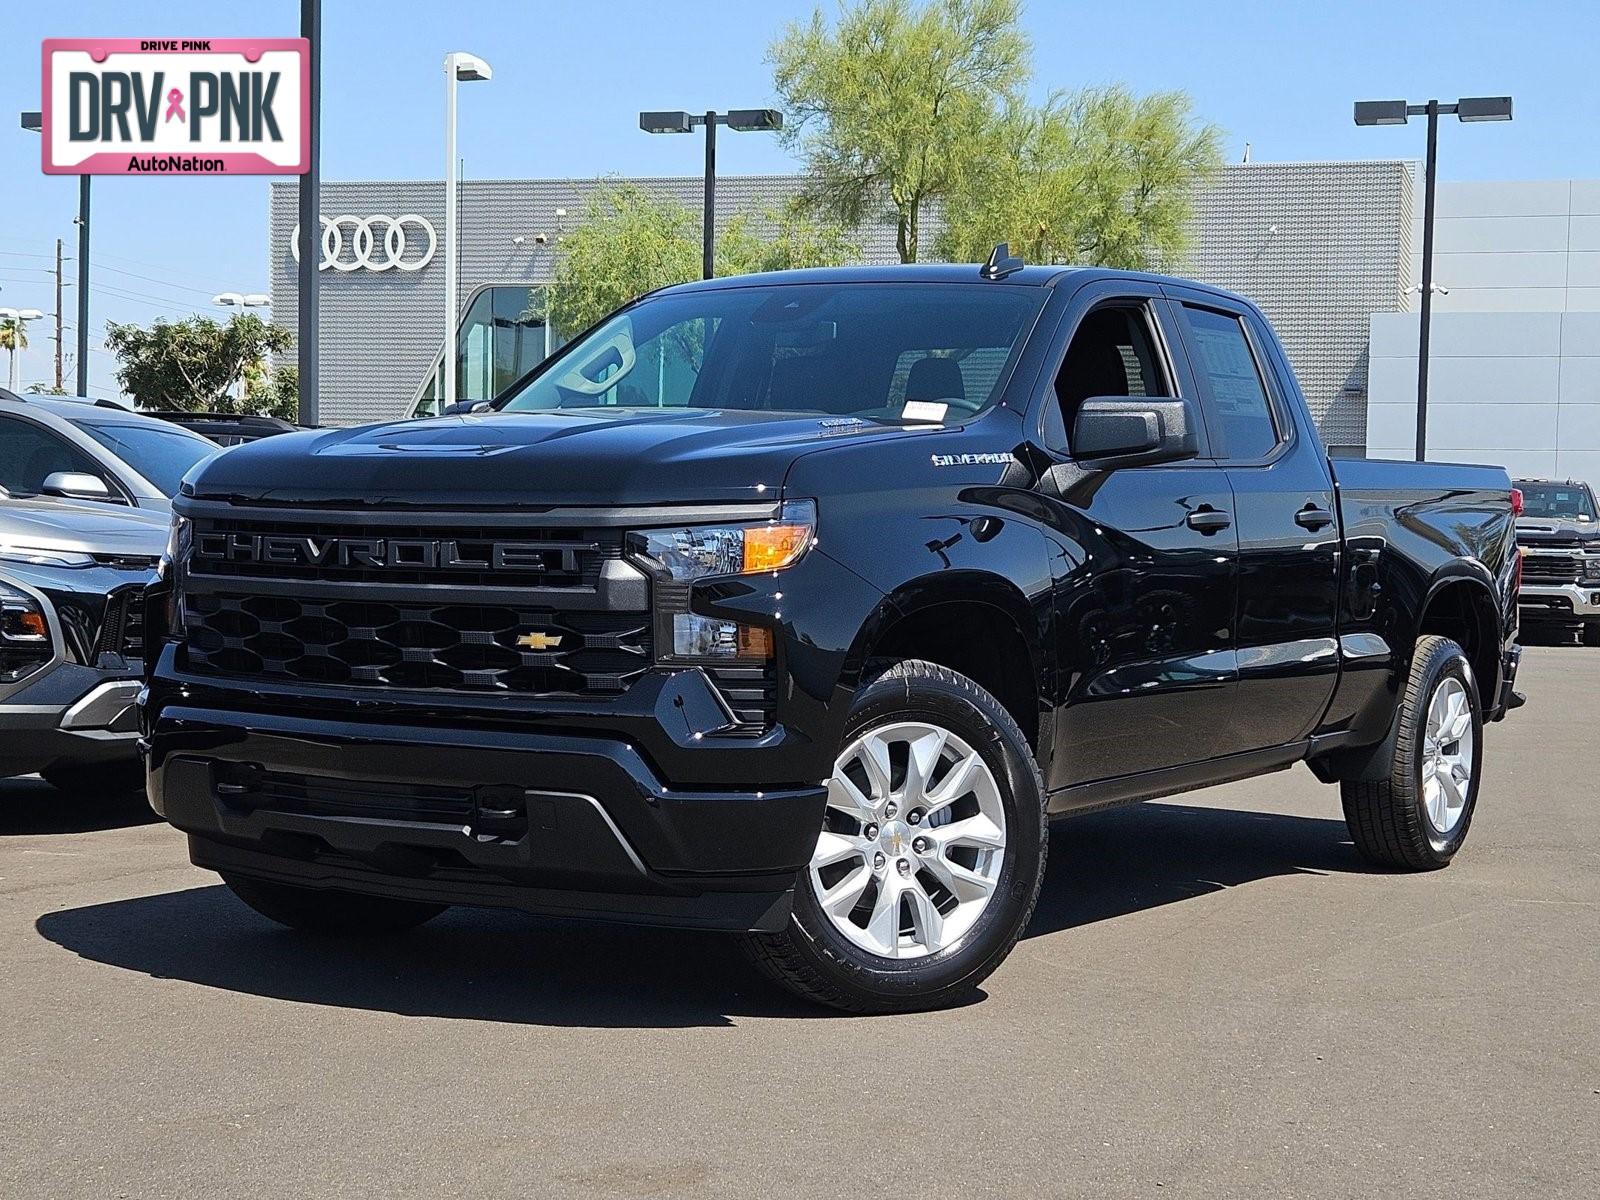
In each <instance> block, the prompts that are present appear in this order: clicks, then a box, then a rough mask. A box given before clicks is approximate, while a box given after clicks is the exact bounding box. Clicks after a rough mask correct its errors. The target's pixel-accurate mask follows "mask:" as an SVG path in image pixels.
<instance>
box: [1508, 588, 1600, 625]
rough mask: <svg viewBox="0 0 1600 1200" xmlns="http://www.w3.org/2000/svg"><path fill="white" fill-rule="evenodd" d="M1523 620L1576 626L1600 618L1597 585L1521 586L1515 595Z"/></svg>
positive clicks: (1599, 598)
mask: <svg viewBox="0 0 1600 1200" xmlns="http://www.w3.org/2000/svg"><path fill="white" fill-rule="evenodd" d="M1517 606H1518V609H1519V610H1520V616H1521V618H1522V620H1524V621H1560V622H1567V623H1576V622H1579V621H1589V620H1597V619H1600V586H1590V587H1585V586H1583V585H1582V584H1577V583H1559V584H1557V583H1524V584H1523V585H1522V587H1521V588H1520V589H1519V591H1518V593H1517Z"/></svg>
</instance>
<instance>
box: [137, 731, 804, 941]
mask: <svg viewBox="0 0 1600 1200" xmlns="http://www.w3.org/2000/svg"><path fill="white" fill-rule="evenodd" d="M148 741H149V747H150V771H149V789H148V790H149V796H150V802H151V804H152V806H153V807H154V808H155V810H156V811H157V812H158V813H159V814H161V815H162V816H163V817H165V818H166V819H167V820H168V821H169V822H171V823H172V824H173V825H175V826H176V827H177V828H179V829H181V830H182V831H183V832H185V833H187V834H188V835H189V844H190V852H191V856H192V858H193V859H194V861H195V862H196V863H197V864H198V865H200V866H205V867H210V868H212V869H214V870H219V871H224V872H238V873H240V874H244V875H253V876H257V877H260V878H265V879H272V880H278V881H281V882H288V883H295V884H299V885H301V886H306V887H320V888H338V889H344V890H350V891H360V892H369V893H376V894H381V895H390V896H401V897H406V898H410V899H420V900H432V901H437V902H441V903H451V904H486V905H499V906H507V907H514V908H522V909H527V910H530V911H536V912H548V913H555V914H559V915H565V916H592V917H608V918H612V919H620V920H628V921H636V922H641V923H654V924H678V925H692V926H700V927H705V928H719V929H771V928H777V927H781V924H782V922H783V921H784V919H785V918H786V917H787V915H788V901H789V895H790V891H791V888H792V886H793V883H794V880H795V877H796V874H797V872H798V871H799V869H800V867H801V866H802V865H803V864H804V863H805V862H806V861H807V860H808V859H809V857H810V854H811V850H812V848H813V847H814V845H815V843H816V836H817V830H818V829H819V828H820V827H821V822H822V808H823V802H824V797H825V789H824V788H823V787H822V786H820V785H818V784H813V785H810V786H798V787H788V788H776V789H772V790H765V789H763V790H759V791H725V792H705V791H697V792H682V791H678V790H675V789H673V788H671V787H668V786H666V785H665V784H664V783H663V782H662V781H661V780H660V779H659V778H657V777H656V775H655V773H654V772H653V771H652V769H651V767H650V765H649V764H648V763H647V762H646V761H645V760H644V759H643V757H642V756H641V755H640V753H639V751H638V750H637V749H636V748H635V747H633V746H631V745H628V744H626V743H624V742H622V741H619V740H614V739H609V738H595V737H580V736H559V735H527V734H521V733H512V732H506V731H491V730H481V729H480V730H465V729H439V728H435V727H421V726H404V725H390V724H369V723H360V722H342V723H339V724H337V725H334V724H330V723H329V722H326V721H321V720H317V719H311V718H304V717H293V716H286V715H274V714H260V713H257V714H241V713H237V712H219V711H215V710H207V709H203V708H192V707H184V706H176V705H174V706H168V707H167V708H165V709H163V710H162V711H161V713H160V715H159V717H158V718H157V719H156V721H155V723H154V725H153V727H152V728H151V729H150V730H149V738H148Z"/></svg>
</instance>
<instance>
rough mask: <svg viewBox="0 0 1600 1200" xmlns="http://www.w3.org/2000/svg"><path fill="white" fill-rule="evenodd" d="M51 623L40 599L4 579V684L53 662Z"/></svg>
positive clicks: (0, 589)
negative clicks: (51, 660)
mask: <svg viewBox="0 0 1600 1200" xmlns="http://www.w3.org/2000/svg"><path fill="white" fill-rule="evenodd" d="M50 654H51V650H50V623H49V622H48V621H46V620H45V615H44V609H43V608H41V607H40V606H39V602H38V601H37V600H35V599H34V598H33V597H32V596H30V595H29V594H28V593H27V592H25V591H23V590H22V589H21V588H14V587H12V586H11V585H10V584H8V583H3V582H0V683H15V682H16V681H17V680H19V679H22V678H24V677H26V676H28V675H31V674H33V672H35V671H37V670H38V669H39V668H40V667H42V666H44V665H45V663H47V662H49V661H50Z"/></svg>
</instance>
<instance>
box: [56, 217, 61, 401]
mask: <svg viewBox="0 0 1600 1200" xmlns="http://www.w3.org/2000/svg"><path fill="white" fill-rule="evenodd" d="M60 390H61V239H60V238H57V239H56V391H58V392H59V391H60Z"/></svg>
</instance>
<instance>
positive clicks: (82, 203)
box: [22, 109, 90, 396]
mask: <svg viewBox="0 0 1600 1200" xmlns="http://www.w3.org/2000/svg"><path fill="white" fill-rule="evenodd" d="M22 127H23V128H24V129H27V130H31V131H32V132H34V133H43V132H44V114H43V113H42V112H40V111H39V110H37V109H33V110H30V111H27V112H24V113H22ZM89 178H90V177H89V176H88V175H80V176H78V217H77V222H76V224H77V226H78V361H77V364H76V365H77V377H78V378H77V383H78V395H80V396H87V395H88V394H89ZM60 323H61V243H59V242H57V243H56V386H57V387H60V386H61V324H60Z"/></svg>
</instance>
